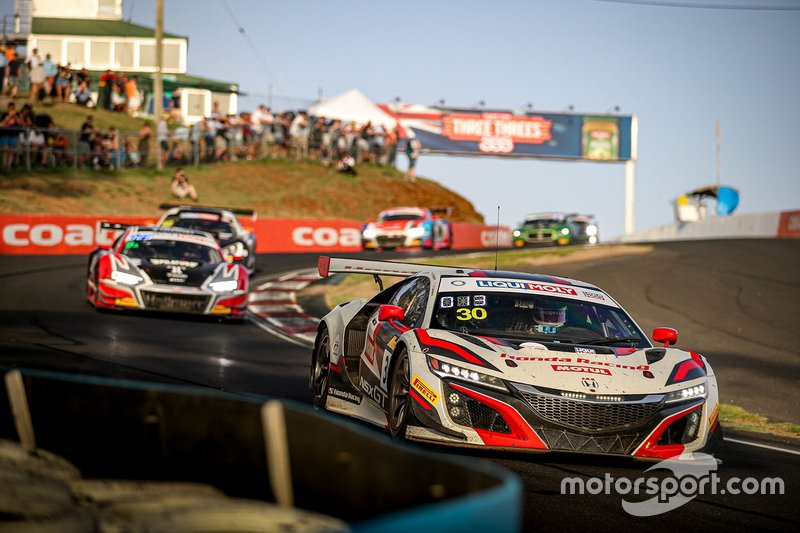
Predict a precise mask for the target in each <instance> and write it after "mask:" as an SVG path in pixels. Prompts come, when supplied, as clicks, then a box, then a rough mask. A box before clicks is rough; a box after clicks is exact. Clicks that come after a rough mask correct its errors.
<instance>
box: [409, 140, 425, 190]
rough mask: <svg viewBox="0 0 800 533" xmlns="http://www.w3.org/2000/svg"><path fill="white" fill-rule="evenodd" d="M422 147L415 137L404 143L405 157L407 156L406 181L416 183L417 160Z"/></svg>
mask: <svg viewBox="0 0 800 533" xmlns="http://www.w3.org/2000/svg"><path fill="white" fill-rule="evenodd" d="M421 149H422V145H421V144H420V142H419V140H418V139H417V138H416V137H411V138H409V139H408V140H407V141H406V155H407V156H408V179H409V181H417V158H418V157H419V152H420V150H421Z"/></svg>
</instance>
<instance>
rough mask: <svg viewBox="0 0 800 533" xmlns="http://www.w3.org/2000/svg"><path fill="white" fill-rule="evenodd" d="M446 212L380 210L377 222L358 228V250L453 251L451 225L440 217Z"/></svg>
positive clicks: (402, 209) (426, 209) (416, 208)
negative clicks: (410, 249)
mask: <svg viewBox="0 0 800 533" xmlns="http://www.w3.org/2000/svg"><path fill="white" fill-rule="evenodd" d="M447 212H448V210H446V209H439V210H436V209H428V208H426V207H393V208H391V209H386V210H385V211H381V212H380V213H379V214H378V218H377V219H376V220H370V221H369V222H367V223H366V224H365V225H364V226H363V227H362V228H361V247H362V248H363V249H364V250H377V249H381V250H394V249H395V248H414V247H422V248H424V249H426V250H442V249H449V248H452V246H453V228H452V225H451V224H450V222H449V221H447V220H445V219H443V218H440V217H439V214H442V213H447Z"/></svg>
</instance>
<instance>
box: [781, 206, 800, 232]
mask: <svg viewBox="0 0 800 533" xmlns="http://www.w3.org/2000/svg"><path fill="white" fill-rule="evenodd" d="M778 237H794V238H798V237H800V211H784V212H783V213H781V218H780V222H779V223H778Z"/></svg>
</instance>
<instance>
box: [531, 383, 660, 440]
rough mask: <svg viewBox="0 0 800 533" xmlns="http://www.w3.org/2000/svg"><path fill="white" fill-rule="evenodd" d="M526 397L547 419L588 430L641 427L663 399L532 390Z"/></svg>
mask: <svg viewBox="0 0 800 533" xmlns="http://www.w3.org/2000/svg"><path fill="white" fill-rule="evenodd" d="M522 396H523V398H525V401H527V402H528V404H529V405H530V406H531V407H532V408H533V410H534V411H535V412H536V414H537V415H538V416H539V417H540V418H542V419H543V420H547V421H548V422H552V423H554V424H558V425H562V426H568V427H571V428H576V429H582V430H586V431H610V430H615V429H623V428H631V427H638V426H641V425H642V424H644V423H645V422H647V421H648V420H650V418H652V416H653V415H654V414H655V413H656V411H658V409H659V407H660V406H661V402H648V403H622V402H620V403H593V402H582V401H577V400H571V399H569V398H559V397H557V396H549V395H543V394H535V393H529V392H523V393H522Z"/></svg>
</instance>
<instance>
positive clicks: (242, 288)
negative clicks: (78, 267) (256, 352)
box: [86, 223, 249, 322]
mask: <svg viewBox="0 0 800 533" xmlns="http://www.w3.org/2000/svg"><path fill="white" fill-rule="evenodd" d="M102 227H104V228H107V229H122V230H123V231H122V234H121V235H120V236H119V237H118V238H117V239H116V240H115V241H114V244H112V245H111V247H110V248H97V249H95V250H94V251H93V252H92V253H91V254H90V256H89V266H88V270H87V274H86V298H87V300H88V301H89V303H90V304H92V305H93V306H94V307H96V308H102V309H116V310H126V309H127V310H142V311H166V312H173V313H190V314H200V315H212V316H217V317H220V318H224V319H227V320H231V321H236V322H240V321H242V320H243V319H244V318H245V317H246V312H247V291H248V285H249V274H248V272H247V269H246V268H245V266H244V265H241V264H236V263H230V262H228V261H226V260H225V259H224V257H223V255H222V249H221V248H220V245H219V243H218V241H217V240H216V239H215V238H214V236H213V235H211V234H210V233H207V232H205V231H198V230H193V229H186V228H165V227H158V226H156V227H150V226H127V225H125V224H109V223H103V224H102Z"/></svg>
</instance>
